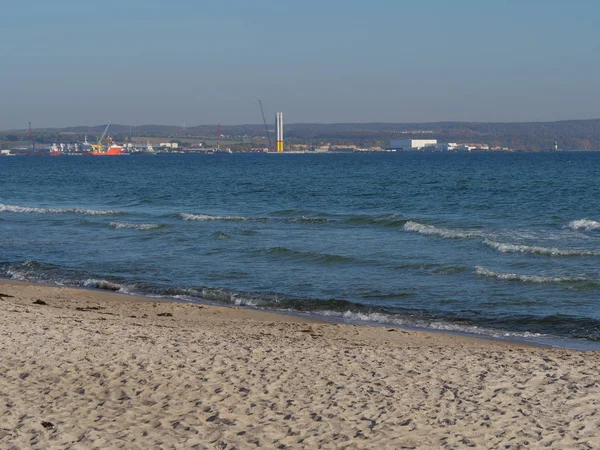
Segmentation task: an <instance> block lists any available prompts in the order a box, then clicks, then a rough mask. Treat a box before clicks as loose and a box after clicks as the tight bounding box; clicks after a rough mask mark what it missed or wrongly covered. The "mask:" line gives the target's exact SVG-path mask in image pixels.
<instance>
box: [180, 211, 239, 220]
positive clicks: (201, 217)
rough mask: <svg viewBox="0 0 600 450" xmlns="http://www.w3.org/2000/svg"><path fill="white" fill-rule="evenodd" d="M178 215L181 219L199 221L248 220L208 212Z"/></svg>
mask: <svg viewBox="0 0 600 450" xmlns="http://www.w3.org/2000/svg"><path fill="white" fill-rule="evenodd" d="M178 215H179V217H181V218H182V219H183V220H195V221H199V222H207V221H211V220H226V221H242V220H248V218H247V217H241V216H211V215H208V214H188V213H179V214H178Z"/></svg>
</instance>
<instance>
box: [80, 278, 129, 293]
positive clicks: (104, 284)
mask: <svg viewBox="0 0 600 450" xmlns="http://www.w3.org/2000/svg"><path fill="white" fill-rule="evenodd" d="M81 286H82V287H86V288H93V289H104V290H107V291H115V292H117V291H121V290H122V289H123V286H122V285H120V284H118V283H113V282H111V281H107V280H96V279H93V278H90V279H87V280H85V281H83V282H81Z"/></svg>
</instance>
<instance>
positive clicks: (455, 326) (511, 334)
mask: <svg viewBox="0 0 600 450" xmlns="http://www.w3.org/2000/svg"><path fill="white" fill-rule="evenodd" d="M314 314H315V315H318V316H325V317H333V318H338V319H342V320H345V321H351V322H362V323H376V324H383V325H394V326H398V327H408V328H417V329H425V330H432V329H433V330H440V331H447V332H452V333H470V334H477V335H482V336H489V337H495V338H541V337H544V336H547V335H544V334H542V333H535V332H529V331H507V330H502V329H497V328H491V327H483V326H479V325H475V324H459V323H452V322H447V321H445V320H437V319H430V320H426V319H417V318H410V317H403V316H398V315H395V314H387V313H384V312H357V311H351V310H346V311H332V310H320V311H315V312H314Z"/></svg>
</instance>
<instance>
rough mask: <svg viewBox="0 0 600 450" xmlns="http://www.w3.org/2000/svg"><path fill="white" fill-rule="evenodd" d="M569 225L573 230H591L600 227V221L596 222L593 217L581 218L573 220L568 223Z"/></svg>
mask: <svg viewBox="0 0 600 450" xmlns="http://www.w3.org/2000/svg"><path fill="white" fill-rule="evenodd" d="M567 226H568V228H570V229H571V230H575V231H579V230H585V231H589V230H597V229H600V222H596V221H595V220H591V219H580V220H573V221H571V222H569V225H567Z"/></svg>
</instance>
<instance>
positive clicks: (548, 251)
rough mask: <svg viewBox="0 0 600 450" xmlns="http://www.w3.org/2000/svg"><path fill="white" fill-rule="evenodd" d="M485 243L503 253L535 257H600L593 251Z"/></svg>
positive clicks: (488, 241)
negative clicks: (532, 255) (526, 254)
mask: <svg viewBox="0 0 600 450" xmlns="http://www.w3.org/2000/svg"><path fill="white" fill-rule="evenodd" d="M483 243H484V244H485V245H487V246H488V247H491V248H493V249H495V250H497V251H499V252H501V253H531V254H534V255H548V256H600V252H594V251H591V250H564V249H560V248H555V247H539V246H535V245H518V244H504V243H502V242H496V241H492V240H490V239H485V240H484V241H483Z"/></svg>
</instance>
